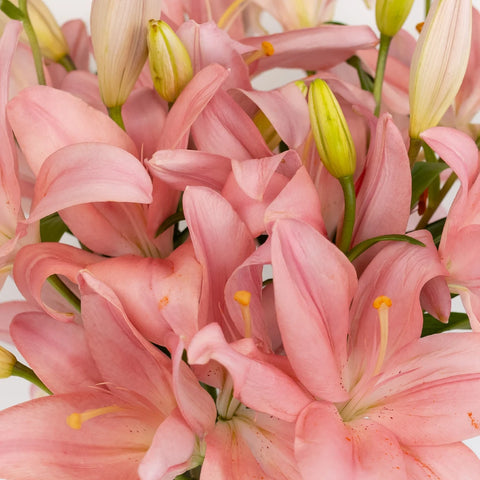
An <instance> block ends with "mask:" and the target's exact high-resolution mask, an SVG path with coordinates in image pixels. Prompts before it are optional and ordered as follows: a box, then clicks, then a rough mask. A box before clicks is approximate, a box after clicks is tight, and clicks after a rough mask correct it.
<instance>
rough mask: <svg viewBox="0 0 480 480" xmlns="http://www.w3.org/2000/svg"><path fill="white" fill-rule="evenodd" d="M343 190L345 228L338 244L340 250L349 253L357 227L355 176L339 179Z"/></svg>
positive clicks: (343, 227)
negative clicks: (355, 226) (354, 229)
mask: <svg viewBox="0 0 480 480" xmlns="http://www.w3.org/2000/svg"><path fill="white" fill-rule="evenodd" d="M338 181H339V182H340V185H341V186H342V190H343V197H344V199H345V211H344V214H343V226H342V235H341V237H340V240H339V241H338V242H337V245H338V248H339V249H340V250H341V251H342V252H343V253H345V254H346V253H347V252H348V250H349V249H350V243H351V241H352V234H353V227H354V225H355V208H356V198H355V186H354V184H353V176H352V175H348V176H347V177H340V178H339V179H338Z"/></svg>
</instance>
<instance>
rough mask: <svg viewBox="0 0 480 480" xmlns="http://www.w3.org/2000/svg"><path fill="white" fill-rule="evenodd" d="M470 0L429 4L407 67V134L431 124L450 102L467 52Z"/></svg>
mask: <svg viewBox="0 0 480 480" xmlns="http://www.w3.org/2000/svg"><path fill="white" fill-rule="evenodd" d="M471 33H472V1H471V0H438V1H437V2H436V3H434V4H432V7H431V8H430V11H429V13H428V16H427V18H426V20H425V24H424V26H423V28H422V33H421V34H420V38H419V40H418V43H417V46H416V47H415V52H414V54H413V59H412V67H411V69H410V87H409V90H410V132H409V133H410V137H412V138H419V135H420V133H422V132H423V131H424V130H427V129H428V128H430V127H434V126H436V125H437V124H438V122H439V121H440V120H441V118H442V117H443V115H444V113H445V112H446V111H447V109H448V107H449V106H450V105H451V104H452V103H453V100H454V98H455V96H456V95H457V92H458V90H459V88H460V85H461V84H462V81H463V77H464V75H465V71H466V69H467V64H468V58H469V55H470V43H471Z"/></svg>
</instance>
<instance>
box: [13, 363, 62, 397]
mask: <svg viewBox="0 0 480 480" xmlns="http://www.w3.org/2000/svg"><path fill="white" fill-rule="evenodd" d="M12 375H14V376H15V377H20V378H23V379H25V380H28V381H29V382H30V383H33V384H34V385H36V386H37V387H38V388H41V389H42V390H43V391H44V392H46V393H48V394H49V395H52V392H51V391H50V390H49V389H48V388H47V387H46V386H45V385H44V383H43V382H42V381H41V380H40V379H39V378H38V377H37V374H36V373H35V372H34V371H33V370H32V369H31V368H30V367H27V366H26V365H24V364H23V363H21V362H19V361H17V362H16V363H15V365H14V367H13V371H12Z"/></svg>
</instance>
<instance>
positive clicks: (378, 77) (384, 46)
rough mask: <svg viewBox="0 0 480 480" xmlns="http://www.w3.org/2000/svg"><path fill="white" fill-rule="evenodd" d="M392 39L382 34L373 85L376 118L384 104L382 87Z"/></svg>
mask: <svg viewBox="0 0 480 480" xmlns="http://www.w3.org/2000/svg"><path fill="white" fill-rule="evenodd" d="M392 38H393V37H390V36H388V35H384V34H383V33H381V34H380V47H379V49H378V58H377V68H376V71H375V82H374V83H373V98H374V99H375V116H376V117H378V115H379V114H380V106H381V104H382V87H383V78H384V76H385V67H386V66H387V58H388V50H389V48H390V43H391V42H392Z"/></svg>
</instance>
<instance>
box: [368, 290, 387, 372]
mask: <svg viewBox="0 0 480 480" xmlns="http://www.w3.org/2000/svg"><path fill="white" fill-rule="evenodd" d="M391 306H392V300H391V299H390V297H387V296H385V295H381V296H380V297H377V298H376V299H375V300H374V301H373V307H374V308H376V309H377V311H378V321H379V323H380V345H379V348H378V357H377V363H376V364H375V370H374V372H373V374H374V375H377V374H378V373H379V372H380V370H381V368H382V365H383V361H384V360H385V353H386V351H387V343H388V309H389V308H390V307H391Z"/></svg>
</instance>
